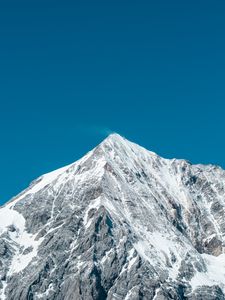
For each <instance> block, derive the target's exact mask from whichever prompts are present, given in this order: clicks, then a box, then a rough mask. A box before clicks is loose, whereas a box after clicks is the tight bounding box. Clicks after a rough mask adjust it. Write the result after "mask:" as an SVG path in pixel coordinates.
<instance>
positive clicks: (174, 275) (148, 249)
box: [0, 134, 225, 300]
mask: <svg viewBox="0 0 225 300" xmlns="http://www.w3.org/2000/svg"><path fill="white" fill-rule="evenodd" d="M224 247H225V171H224V170H222V169H221V168H219V167H217V166H213V165H192V164H191V163H189V162H187V161H185V160H176V159H172V160H168V159H164V158H161V157H159V156H158V155H156V154H155V153H153V152H149V151H147V150H145V149H144V148H142V147H140V146H138V145H136V144H133V143H131V142H129V141H127V140H126V139H124V138H122V137H121V136H119V135H117V134H113V135H110V136H109V137H108V138H107V139H106V140H104V141H103V142H102V143H101V144H100V145H99V146H97V147H96V148H95V149H94V150H92V151H91V152H89V153H88V154H87V155H86V156H84V157H83V158H82V159H81V160H79V161H77V162H75V163H73V164H71V165H69V166H67V167H64V168H62V169H59V170H57V171H54V172H51V173H49V174H46V175H43V176H42V177H40V178H38V179H37V180H36V181H34V182H32V184H31V185H30V186H29V187H28V189H26V190H25V191H23V192H22V193H21V194H19V195H18V196H17V197H15V198H13V199H12V200H11V201H10V202H8V203H7V204H6V205H4V206H3V207H1V208H0V299H7V300H25V299H30V300H31V299H34V300H37V299H42V300H47V299H48V300H53V299H57V300H91V299H96V300H103V299H107V300H128V299H129V300H138V299H146V300H149V299H154V300H164V299H165V300H166V299H177V300H178V299H196V300H199V299H204V300H214V299H225V254H224V249H225V248H224Z"/></svg>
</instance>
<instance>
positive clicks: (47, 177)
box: [9, 164, 72, 207]
mask: <svg viewBox="0 0 225 300" xmlns="http://www.w3.org/2000/svg"><path fill="white" fill-rule="evenodd" d="M71 165H72V164H70V165H68V166H65V167H62V168H60V169H57V170H55V171H52V172H50V173H47V174H44V175H42V176H41V177H39V178H38V179H37V180H35V182H33V184H31V186H30V187H28V189H26V190H25V191H24V192H23V193H22V194H20V195H19V196H18V197H15V198H13V200H12V202H10V203H9V206H10V207H14V206H15V204H16V203H17V202H18V201H20V200H21V199H23V198H25V197H26V196H27V195H29V194H35V193H37V192H39V191H40V190H41V189H43V188H44V187H46V186H47V185H48V184H50V183H51V182H53V181H54V180H55V179H56V178H57V177H59V176H60V175H61V174H63V173H64V172H66V170H67V169H69V167H70V166H71Z"/></svg>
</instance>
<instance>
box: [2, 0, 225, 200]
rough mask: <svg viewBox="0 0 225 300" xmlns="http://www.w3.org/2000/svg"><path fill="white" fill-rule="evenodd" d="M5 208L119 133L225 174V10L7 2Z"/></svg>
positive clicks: (182, 4) (215, 6)
mask: <svg viewBox="0 0 225 300" xmlns="http://www.w3.org/2000/svg"><path fill="white" fill-rule="evenodd" d="M0 104H1V107H0V137H1V144H0V146H1V148H0V149H1V150H0V151H1V152H0V164H1V172H0V182H1V185H0V203H3V202H4V201H6V200H9V199H10V198H11V197H12V196H13V195H15V194H17V193H18V192H20V191H21V190H22V189H23V188H25V187H26V186H27V185H28V183H29V182H30V181H31V180H33V179H34V178H36V177H37V176H39V175H41V174H43V173H45V172H48V171H51V170H54V169H56V168H58V167H61V166H64V165H66V164H68V163H71V162H73V161H75V160H76V159H78V158H80V157H81V156H83V155H84V154H85V153H86V152H87V151H88V150H90V149H91V148H93V147H94V146H96V145H97V144H98V143H99V142H100V141H101V140H102V139H103V138H104V137H105V136H106V134H107V133H108V132H110V131H116V132H118V133H120V134H122V135H124V136H125V137H127V138H128V139H130V140H133V141H135V142H137V143H139V144H141V145H143V146H145V147H146V148H148V149H150V150H152V151H155V152H157V153H158V154H160V155H162V156H164V157H168V158H170V157H171V158H172V157H177V158H186V159H188V160H190V161H192V162H193V163H199V162H202V163H214V164H219V165H221V166H223V167H225V156H224V153H225V138H224V132H225V118H224V113H225V2H224V1H223V0H215V1H208V0H204V1H202V0H199V1H194V0H189V1H180V0H179V1H178V0H174V1H168V0H159V1H150V0H148V1H142V0H139V1H132V0H131V1H124V0H120V1H117V0H114V1H89V0H87V1H76V0H75V1H67V0H64V1H57V0H54V1H53V0H52V1H50V0H38V1H37V0H32V1H24V0H21V1H17V0H16V1H14V0H8V1H6V0H3V1H1V3H0Z"/></svg>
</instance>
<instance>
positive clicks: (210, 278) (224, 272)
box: [190, 254, 225, 292]
mask: <svg viewBox="0 0 225 300" xmlns="http://www.w3.org/2000/svg"><path fill="white" fill-rule="evenodd" d="M201 256H202V258H203V259H204V261H205V264H206V267H207V272H196V274H195V275H194V277H193V278H192V279H191V282H190V284H191V287H192V289H193V290H195V289H196V288H197V287H198V286H201V285H208V286H212V285H219V286H220V287H221V288H222V289H223V290H224V292H225V254H220V255H219V256H213V255H208V254H202V255H201Z"/></svg>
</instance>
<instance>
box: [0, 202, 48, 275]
mask: <svg viewBox="0 0 225 300" xmlns="http://www.w3.org/2000/svg"><path fill="white" fill-rule="evenodd" d="M10 225H13V226H14V228H15V229H16V230H15V231H14V232H11V231H10V230H9V226H10ZM3 233H8V235H9V237H10V239H11V240H12V241H13V242H14V244H15V250H16V252H15V255H14V256H13V259H12V262H11V266H10V269H9V273H8V274H9V275H11V274H13V273H18V272H20V271H22V270H23V269H24V268H25V267H26V266H27V265H28V264H29V263H30V262H31V260H32V259H33V257H35V256H36V255H37V248H38V246H39V244H40V243H41V241H42V240H41V239H39V240H38V241H35V237H36V236H35V235H32V234H29V233H27V231H26V229H25V219H24V217H23V216H22V215H21V214H20V213H19V212H17V211H16V210H13V209H12V208H11V207H10V206H5V207H3V208H2V209H1V210H0V234H3ZM28 247H31V248H32V251H31V252H30V253H28V254H23V253H22V252H21V249H26V248H28Z"/></svg>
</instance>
